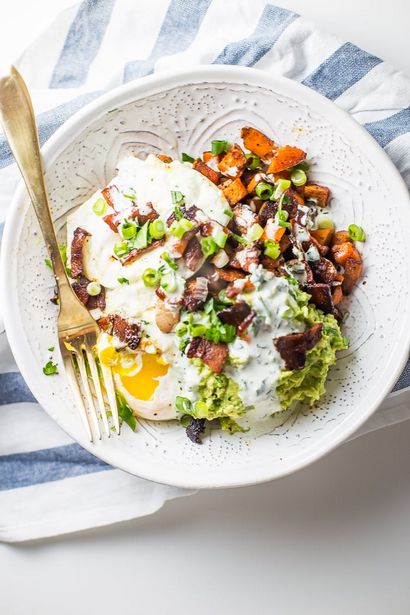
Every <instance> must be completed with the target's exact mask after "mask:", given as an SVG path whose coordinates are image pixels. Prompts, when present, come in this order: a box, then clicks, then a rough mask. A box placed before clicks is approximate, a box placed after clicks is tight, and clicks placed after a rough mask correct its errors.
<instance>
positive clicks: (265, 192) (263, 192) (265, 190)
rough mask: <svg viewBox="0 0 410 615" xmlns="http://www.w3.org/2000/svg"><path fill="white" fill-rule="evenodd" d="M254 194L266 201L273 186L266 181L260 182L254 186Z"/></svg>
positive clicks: (270, 194) (271, 193)
mask: <svg viewBox="0 0 410 615" xmlns="http://www.w3.org/2000/svg"><path fill="white" fill-rule="evenodd" d="M255 194H256V196H258V197H259V198H260V199H262V200H263V201H267V200H268V199H270V198H271V196H272V195H273V186H271V184H267V183H266V182H260V183H259V184H258V185H257V186H256V188H255Z"/></svg>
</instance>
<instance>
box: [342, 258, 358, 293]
mask: <svg viewBox="0 0 410 615" xmlns="http://www.w3.org/2000/svg"><path fill="white" fill-rule="evenodd" d="M344 268H345V271H344V280H343V284H342V288H343V292H344V293H345V295H349V294H350V293H351V292H352V290H353V288H354V287H355V285H356V284H357V282H358V281H359V279H360V278H361V276H362V273H363V264H362V261H361V260H360V261H359V260H356V259H354V258H347V259H346V262H345V265H344Z"/></svg>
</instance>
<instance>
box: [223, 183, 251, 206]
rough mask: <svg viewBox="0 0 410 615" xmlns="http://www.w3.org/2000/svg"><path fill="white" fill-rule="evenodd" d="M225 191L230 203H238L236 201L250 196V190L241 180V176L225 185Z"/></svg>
mask: <svg viewBox="0 0 410 615" xmlns="http://www.w3.org/2000/svg"><path fill="white" fill-rule="evenodd" d="M223 193H224V195H225V198H226V199H227V201H228V202H229V203H230V205H236V203H239V201H241V200H242V199H244V198H245V197H246V196H248V191H247V189H246V187H245V186H244V185H243V183H242V182H241V179H240V177H237V178H236V179H234V180H233V181H231V182H230V183H229V184H228V185H227V186H225V188H224V189H223Z"/></svg>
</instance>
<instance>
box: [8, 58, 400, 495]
mask: <svg viewBox="0 0 410 615" xmlns="http://www.w3.org/2000/svg"><path fill="white" fill-rule="evenodd" d="M219 81H220V82H224V83H230V84H232V85H233V84H239V85H246V84H249V85H252V86H256V87H262V88H269V89H271V90H272V91H274V92H277V93H279V94H280V93H281V94H283V95H285V96H292V97H294V98H296V99H299V100H300V99H303V101H304V102H306V103H307V104H308V105H310V106H313V107H314V108H315V110H317V111H318V112H319V113H322V114H323V115H324V116H325V117H326V118H327V119H328V121H329V122H331V123H333V124H336V125H337V126H338V130H339V131H340V132H343V131H346V132H347V133H348V135H349V138H354V140H355V141H356V142H359V144H360V145H361V146H362V149H363V150H364V151H365V153H366V154H367V155H368V157H370V155H369V154H370V153H371V159H372V162H373V164H374V166H375V167H376V168H380V169H381V170H382V175H383V178H384V180H385V182H386V183H387V184H388V185H389V186H390V185H392V186H393V187H394V191H395V196H396V197H397V198H398V199H399V200H400V201H402V202H403V210H402V211H403V215H404V216H405V217H407V222H408V223H409V221H410V216H409V212H410V207H409V206H410V196H409V193H408V190H407V187H406V185H405V183H404V181H403V179H402V177H401V175H400V173H399V171H398V170H397V168H396V167H395V165H394V164H393V162H392V161H391V160H390V158H389V157H388V156H387V154H386V153H385V152H384V150H383V149H382V148H381V147H380V146H379V144H378V143H377V142H376V141H375V140H374V139H373V137H372V136H371V135H370V134H369V133H368V132H367V131H366V130H365V129H364V128H363V127H362V126H361V125H360V124H358V123H357V122H356V121H355V120H354V119H353V118H352V117H351V116H349V115H348V114H347V113H346V112H345V111H343V110H342V109H340V108H339V107H337V106H336V105H335V104H334V103H333V102H331V101H330V100H328V99H326V98H325V97H323V96H322V95H321V94H319V93H317V92H315V91H314V90H311V89H309V88H307V87H306V86H304V85H302V84H300V83H298V82H295V81H292V80H290V79H287V78H286V77H282V76H276V75H268V74H266V73H265V72H264V71H261V70H258V69H254V68H246V67H238V66H230V65H227V66H224V65H212V66H200V67H193V68H188V69H183V70H178V71H172V72H164V73H158V74H154V75H149V76H146V77H142V78H140V79H138V80H136V81H131V82H129V83H127V84H125V85H121V86H119V87H117V88H115V89H113V90H112V91H110V92H108V93H105V94H103V95H101V96H100V97H98V98H97V99H96V100H94V101H92V102H90V103H88V104H87V105H85V106H84V107H83V108H82V109H81V110H80V111H77V112H76V113H75V114H73V115H72V116H71V117H70V118H69V119H68V120H67V121H66V122H65V123H64V124H63V125H62V126H60V127H59V128H58V129H57V130H56V132H55V133H54V134H53V135H52V136H51V137H50V139H49V140H48V141H47V143H46V144H45V145H44V146H43V147H42V155H43V161H44V168H45V170H47V169H48V168H49V167H50V165H51V164H53V162H54V161H55V159H56V158H57V157H58V156H59V155H60V154H61V152H62V151H63V150H64V149H65V148H66V147H67V146H68V145H69V144H70V142H72V141H73V140H74V139H75V138H76V137H77V136H78V135H79V134H80V133H81V132H82V131H83V130H84V128H85V127H86V126H87V125H88V124H89V123H90V122H93V121H95V120H97V119H98V118H99V117H101V116H103V115H104V114H105V113H106V112H107V111H109V110H111V109H113V108H116V107H117V106H123V105H126V104H128V103H130V102H132V101H134V100H137V99H141V98H144V97H145V96H148V95H153V94H155V93H158V92H160V91H164V90H167V89H171V88H174V87H178V86H182V85H188V84H206V82H213V83H215V82H219ZM24 199H25V200H26V201H27V193H26V190H25V187H24V184H23V182H22V181H21V182H20V184H19V186H18V188H17V190H16V193H15V195H14V197H13V199H12V202H11V205H10V207H9V210H8V214H7V218H6V223H5V227H4V232H3V241H2V250H1V260H0V291H1V293H2V296H3V297H4V303H3V311H4V322H5V329H6V332H7V336H8V340H9V343H10V347H11V349H12V352H13V355H14V357H15V360H16V363H17V365H18V367H19V369H20V371H21V373H22V375H23V378H24V379H25V381H26V382H27V385H28V386H29V388H30V390H31V391H32V392H33V394H34V396H35V398H36V399H37V400H38V402H39V403H40V404H41V405H43V407H44V408H47V406H48V405H50V404H51V397H50V394H49V393H47V388H46V387H44V386H43V381H42V380H41V379H40V378H39V377H38V376H39V374H37V373H36V370H32V369H31V367H32V365H33V362H32V359H33V357H31V356H29V355H30V354H31V353H27V352H26V351H25V341H24V339H21V336H20V330H19V327H18V324H17V322H16V319H15V318H14V314H15V313H16V312H15V310H16V309H17V307H18V301H17V293H16V287H15V285H13V284H12V283H11V280H10V279H9V278H8V271H10V270H11V262H10V260H9V259H10V256H9V255H10V254H11V249H10V248H11V245H12V242H13V232H12V229H13V227H14V226H15V224H16V223H17V217H18V213H19V212H18V205H19V204H21V203H22V201H23V200H24ZM406 203H407V209H406V208H405V204H406ZM409 228H410V224H409ZM407 267H408V271H409V266H407ZM397 335H398V336H400V341H401V346H400V348H396V354H395V355H394V356H393V353H391V355H390V358H389V362H388V364H387V365H386V368H385V373H388V374H389V375H388V378H386V381H385V382H384V383H380V384H379V385H378V387H376V389H375V387H373V394H372V395H371V396H370V398H368V399H367V403H366V404H365V405H364V404H362V405H361V407H362V410H361V412H358V413H356V414H351V415H349V416H348V417H346V419H345V420H343V421H342V422H341V423H340V424H339V425H337V426H336V427H335V429H333V430H331V431H330V432H329V433H328V434H327V435H326V437H324V438H323V440H322V442H321V443H320V444H317V445H312V447H309V448H308V449H306V450H305V451H303V453H301V454H300V455H296V456H295V458H293V459H292V460H290V461H285V462H284V464H283V466H279V465H277V466H276V467H272V468H271V469H270V470H269V464H268V467H267V468H266V467H265V466H263V471H262V466H260V465H258V466H256V467H254V468H252V470H253V471H252V472H247V473H246V476H243V478H242V477H239V478H238V475H237V474H236V473H235V478H233V477H232V479H231V480H229V478H228V477H226V476H224V477H222V476H221V478H220V479H215V478H213V479H212V480H209V479H199V480H195V479H192V478H191V474H187V476H184V472H183V470H182V469H181V471H178V475H176V474H175V472H173V471H171V472H170V471H169V470H167V468H164V467H162V469H161V470H160V471H158V469H157V468H158V466H157V465H156V464H155V465H154V464H153V467H152V468H146V467H144V468H143V469H142V471H141V472H138V474H137V473H136V472H135V467H134V465H135V461H136V460H135V459H134V464H126V463H125V464H124V463H121V465H117V463H116V461H115V459H113V454H110V452H109V449H106V450H105V449H104V448H103V447H101V446H98V447H97V446H95V444H92V443H90V442H87V441H86V440H82V441H81V446H83V447H84V448H86V449H87V450H88V451H89V452H90V453H92V454H93V455H96V456H97V457H99V458H101V459H102V460H104V461H106V462H107V463H109V464H111V465H114V467H119V468H120V469H122V470H125V471H127V472H129V473H131V474H134V475H136V476H139V477H142V478H145V479H148V480H152V481H155V482H160V483H165V484H168V485H173V486H176V487H183V488H189V489H192V488H194V489H197V488H201V489H205V488H226V487H237V486H245V485H251V484H257V483H262V482H267V481H271V480H274V479H277V478H280V477H284V476H286V475H288V474H291V473H293V472H296V471H297V470H300V469H302V468H304V467H306V466H308V465H310V464H311V463H313V462H314V461H316V460H318V459H319V458H321V457H323V456H324V455H325V454H327V453H328V452H330V451H331V450H333V449H334V448H336V447H337V446H338V445H339V444H341V443H342V442H343V441H344V440H346V439H347V438H348V437H349V436H350V435H352V434H353V433H354V432H355V431H356V430H357V429H358V428H359V427H360V426H361V425H362V424H363V423H364V422H365V421H366V420H367V419H368V418H369V417H370V416H371V415H372V414H373V413H374V412H375V410H376V409H377V407H378V406H379V405H380V403H381V402H382V401H383V399H384V398H385V396H386V395H387V394H388V393H389V392H390V391H391V389H392V388H393V386H394V384H395V383H396V381H397V379H398V377H399V376H400V374H401V372H402V370H403V368H404V365H405V364H406V362H407V358H408V354H409V349H410V310H408V311H407V314H406V317H405V319H404V320H403V323H402V327H401V331H398V334H397ZM30 364H31V366H30ZM46 411H47V410H46ZM48 414H50V413H49V412H48ZM52 418H53V419H54V420H56V422H57V423H58V425H59V426H60V427H61V428H62V429H63V430H64V431H66V429H65V426H64V424H63V423H64V421H59V420H57V419H56V416H55V414H53V415H52ZM69 435H70V437H72V438H73V439H74V440H76V441H78V437H77V436H76V435H75V434H73V433H69ZM114 456H115V452H114ZM163 465H165V464H163ZM221 475H222V473H221Z"/></svg>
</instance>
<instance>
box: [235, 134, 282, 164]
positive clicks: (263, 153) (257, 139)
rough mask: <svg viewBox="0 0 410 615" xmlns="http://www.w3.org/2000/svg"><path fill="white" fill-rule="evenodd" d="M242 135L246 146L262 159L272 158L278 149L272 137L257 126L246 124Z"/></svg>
mask: <svg viewBox="0 0 410 615" xmlns="http://www.w3.org/2000/svg"><path fill="white" fill-rule="evenodd" d="M241 137H242V140H243V144H244V146H245V148H246V149H248V150H249V151H250V152H252V153H253V154H256V155H257V156H259V157H260V158H262V159H269V158H271V157H272V156H273V153H274V151H276V149H277V146H276V145H275V143H274V142H273V141H272V139H269V138H268V137H267V136H266V135H264V134H263V133H262V132H260V131H259V130H257V129H256V128H252V127H250V126H245V127H244V128H242V130H241Z"/></svg>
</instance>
